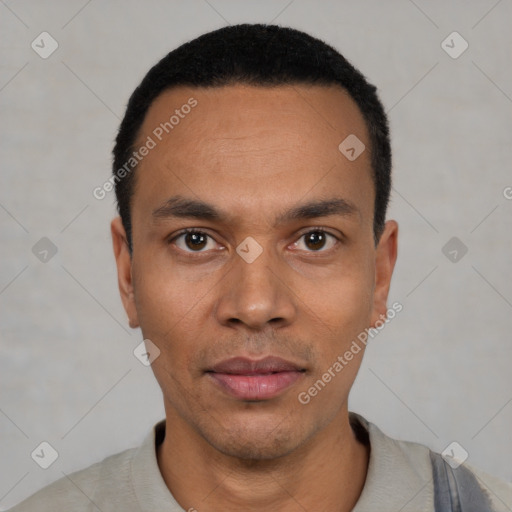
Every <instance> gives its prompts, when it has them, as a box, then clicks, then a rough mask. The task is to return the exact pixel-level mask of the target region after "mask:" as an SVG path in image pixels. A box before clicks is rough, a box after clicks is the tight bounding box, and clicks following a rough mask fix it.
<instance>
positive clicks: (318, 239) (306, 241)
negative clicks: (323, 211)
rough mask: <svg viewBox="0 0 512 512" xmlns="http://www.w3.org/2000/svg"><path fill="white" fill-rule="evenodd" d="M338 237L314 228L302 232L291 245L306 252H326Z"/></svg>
mask: <svg viewBox="0 0 512 512" xmlns="http://www.w3.org/2000/svg"><path fill="white" fill-rule="evenodd" d="M337 242H338V238H337V237H336V236H334V235H331V234H330V233H327V232H326V231H323V230H322V229H314V230H312V231H309V232H307V233H304V234H303V235H302V236H301V237H300V238H299V239H298V240H297V241H296V242H295V243H294V244H293V245H294V246H295V248H296V249H300V250H302V251H306V252H327V251H328V250H329V249H332V248H333V247H334V246H335V245H336V243H337Z"/></svg>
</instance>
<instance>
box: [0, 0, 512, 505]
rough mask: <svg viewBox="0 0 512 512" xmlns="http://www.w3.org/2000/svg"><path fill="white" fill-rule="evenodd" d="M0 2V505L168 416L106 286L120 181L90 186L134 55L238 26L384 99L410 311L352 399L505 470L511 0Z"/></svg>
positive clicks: (421, 436) (364, 409) (105, 162)
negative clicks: (338, 59)
mask: <svg viewBox="0 0 512 512" xmlns="http://www.w3.org/2000/svg"><path fill="white" fill-rule="evenodd" d="M0 15H1V18H0V19H1V21H0V38H1V52H2V57H1V69H0V103H1V109H2V119H3V121H2V123H1V125H0V131H1V141H2V143H1V149H0V151H1V153H0V163H1V179H2V186H1V188H0V225H1V234H0V236H1V242H0V243H1V254H2V264H1V266H0V315H1V319H0V329H1V345H0V351H1V352H0V357H1V359H0V432H1V438H0V474H1V475H2V476H1V478H0V508H1V509H5V508H8V507H10V506H12V505H13V504H14V503H16V502H18V501H19V500H21V499H22V498H24V497H26V496H27V495H29V494H31V493H33V492H34V491H35V490H37V489H38V488H40V487H42V486H43V485H45V484H47V483H49V482H51V481H53V480H55V479H57V478H59V477H62V476H63V473H65V474H68V473H69V472H71V471H73V470H77V469H79V468H82V467H85V466H87V465H89V464H91V463H93V462H95V461H97V460H100V459H102V458H103V457H105V456H106V455H108V454H111V453H114V452H117V451H121V450H123V449H125V448H128V447H131V446H134V445H136V444H138V443H140V442H141V440H142V439H143V437H144V436H145V434H146V433H147V431H148V430H149V429H150V428H151V426H152V425H153V424H154V423H155V422H156V421H158V420H159V419H160V418H163V416H164V412H163V404H162V396H161V391H160V388H159V387H158V385H157V384H156V381H154V378H153V375H152V373H151V369H150V368H147V367H144V366H143V365H142V364H141V363H140V362H139V361H138V360H137V359H135V357H134V356H133V354H132V351H133V349H134V348H135V346H136V345H138V343H139V342H140V341H141V339H142V338H141V334H140V331H138V330H136V331H132V330H131V329H129V327H128V325H127V321H126V318H125V314H124V311H123V309H122V306H121V302H120V300H119V297H118V291H117V281H116V274H115V267H114V260H113V256H112V252H111V242H110V234H109V220H110V218H111V217H112V216H113V215H114V213H115V209H114V205H113V200H114V195H113V193H110V194H109V195H108V196H107V198H105V199H104V200H103V201H98V200H96V199H95V198H94V197H93V195H92V190H93V188H94V187H96V186H100V185H101V184H102V183H103V182H104V181H105V179H107V178H108V176H109V172H110V151H111V149H112V143H113V139H114V137H115V134H116V130H117V126H118V124H119V121H120V118H121V117H122V115H123V112H124V107H125V105H126V102H127V100H128V97H129V94H130V93H131V91H132V90H133V88H134V87H135V86H136V85H137V84H138V82H139V81H140V79H141V78H142V76H143V74H144V73H145V72H146V71H147V70H148V68H149V67H150V66H151V65H152V64H154V63H155V62H156V61H157V60H159V59H160V58H161V57H162V56H163V55H164V54H166V53H167V52H168V51H170V50H171V49H173V48H174V47H176V46H178V45H179V44H181V43H183V42H185V41H186V40H189V39H191V38H193V37H195V36H197V35H199V34H200V33H203V32H205V31H209V30H212V29H215V28H219V27H221V26H224V25H226V24H227V23H231V24H234V23H241V22H271V21H273V22H274V23H278V24H281V25H288V26H292V27H295V28H299V29H303V30H306V31H308V32H310V33H311V34H313V35H316V36H318V37H320V38H322V39H324V40H325V41H326V42H328V43H330V44H332V45H334V46H335V47H336V48H338V49H339V50H340V51H341V52H342V53H343V54H344V55H345V56H346V57H347V58H348V59H349V60H351V61H352V62H353V63H354V64H356V66H358V67H359V68H360V69H361V70H362V72H363V73H364V74H365V75H367V77H368V78H369V79H370V80H371V81H372V82H373V83H375V84H376V85H378V87H379V89H380V94H381V98H382V100H383V102H384V104H385V106H386V109H387V110H388V112H389V116H390V122H391V128H392V135H393V149H394V189H393V195H392V204H391V209H390V215H389V217H390V218H395V219H397V220H398V222H399V224H400V247H399V258H398V263H397V268H396V272H395V277H394V281H393V286H392V290H391V295H390V304H391V303H392V302H394V301H399V302H401V303H402V304H403V307H404V308H403V311H402V312H401V313H399V314H398V315H397V317H396V318H395V319H394V320H393V321H392V322H391V323H390V324H388V325H387V326H386V327H385V329H384V330H383V331H382V332H381V333H380V334H379V336H378V337H376V338H375V339H374V340H373V341H372V343H371V344H370V345H369V348H368V351H367V354H366V358H365V362H364V364H363V367H362V369H361V372H360V375H359V377H358V379H357V381H356V384H355V387H354V390H353V393H352V396H351V409H352V410H355V411H357V412H359V413H361V414H363V415H365V416H366V417H367V418H368V419H369V420H371V421H373V422H375V423H376V424H377V425H379V426H380V427H381V429H382V430H384V432H386V433H387V434H389V435H391V436H394V437H398V438H403V439H409V440H414V441H419V442H422V443H425V444H427V445H428V446H430V447H431V448H434V449H436V450H438V451H442V450H443V449H444V448H445V447H446V446H447V445H448V444H449V443H451V442H452V441H454V440H456V441H457V442H459V443H460V444H461V445H462V446H463V447H464V448H465V449H466V450H467V451H468V452H469V459H468V462H469V463H471V464H472V465H474V466H477V467H480V468H481V469H483V470H485V471H487V472H490V473H494V474H496V475H498V476H501V477H502V478H505V479H507V480H512V466H511V464H510V460H512V437H511V436H512V428H511V423H512V375H511V370H510V362H511V356H512V348H511V343H510V339H511V327H510V318H511V314H512V271H511V268H512V265H511V261H510V247H511V246H512V245H511V241H512V215H511V212H512V200H508V199H507V197H506V196H507V195H508V197H511V196H512V189H507V188H506V187H511V186H512V174H511V165H510V164H511V160H512V158H511V157H512V144H511V137H510V135H511V129H512V115H511V113H512V100H511V95H512V72H511V69H512V68H511V65H510V63H511V62H512V60H511V57H512V56H511V48H512V36H511V31H510V20H511V19H512V4H511V2H510V0H503V1H495V0H489V1H483V0H482V1H473V2H468V1H465V2H450V3H449V5H448V2H444V1H440V0H439V1H434V2H432V1H431V2H426V1H423V2H420V1H419V0H417V1H416V2H412V1H408V0H400V1H399V0H396V1H387V2H382V1H379V2H378V1H353V2H328V1H323V2H316V3H314V2H313V1H303V0H294V1H291V2H290V1H289V0H283V1H258V2H255V1H251V2H249V1H246V2H235V1H227V0H209V1H203V0H195V1H189V2H177V1H169V0H167V1H146V2H134V1H124V2H121V1H100V0H93V1H90V2H85V1H83V0H80V1H78V0H77V1H65V2H64V1H60V2H58V1H53V2H37V1H35V0H34V1H8V0H6V1H1V3H0ZM43 31H47V32H49V33H50V34H51V35H52V37H53V38H55V40H57V42H58V44H59V47H58V49H57V50H56V51H55V53H53V54H52V55H51V56H50V57H49V58H47V59H42V58H41V57H40V56H39V55H38V54H36V52H35V51H33V50H32V48H31V42H32V41H33V40H34V39H36V38H37V36H38V35H39V34H40V33H41V32H43ZM453 31H457V32H459V33H460V34H461V35H462V37H463V38H464V39H465V40H466V41H467V42H468V43H469V48H468V49H467V50H466V51H465V52H464V53H463V54H462V55H460V56H459V57H458V58H456V59H454V58H452V57H450V56H449V55H448V54H447V53H446V52H445V51H444V49H443V48H442V46H441V43H442V41H443V40H444V39H445V38H446V37H447V36H448V35H449V34H451V33H452V32H453ZM36 41H37V40H36ZM449 44H450V45H452V46H454V45H455V50H457V49H459V48H460V45H459V43H455V42H454V43H453V44H452V43H451V42H450V43H449ZM457 45H459V46H457ZM507 191H509V192H511V193H510V194H507ZM454 236H455V237H457V238H458V239H459V240H460V241H462V242H463V243H464V244H465V246H467V248H468V252H467V254H466V255H465V256H463V257H462V258H460V259H459V261H457V262H452V261H450V260H449V259H448V258H447V257H446V256H445V255H444V254H443V252H442V248H443V246H444V245H445V244H446V243H447V242H448V240H450V239H451V238H452V237H454ZM42 237H47V238H49V239H50V240H51V241H52V242H53V244H55V246H56V247H57V249H58V252H57V253H56V254H55V255H54V256H53V257H52V258H51V259H49V261H47V262H46V263H44V262H41V261H40V260H39V259H38V258H37V257H36V256H35V255H34V254H33V252H32V247H33V246H34V244H36V243H37V242H38V241H39V240H40V239H41V238H42ZM450 250H451V249H450ZM460 254H461V253H460V252H459V253H458V255H459V256H460ZM41 441H48V442H49V443H50V444H51V445H52V446H54V447H55V448H56V450H57V451H58V453H59V458H58V459H57V461H56V462H55V463H54V464H53V465H52V466H51V467H50V468H49V469H47V470H43V469H41V468H40V467H39V466H38V465H36V463H35V462H34V461H33V460H32V458H31V456H30V454H31V452H32V451H33V450H34V448H36V446H38V445H39V443H40V442H41Z"/></svg>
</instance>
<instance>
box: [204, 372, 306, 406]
mask: <svg viewBox="0 0 512 512" xmlns="http://www.w3.org/2000/svg"><path fill="white" fill-rule="evenodd" d="M208 375H210V376H211V377H212V378H213V379H214V380H215V381H216V382H217V383H218V384H219V385H220V386H221V387H222V389H223V390H224V391H226V392H227V393H228V394H230V395H231V396H234V397H236V398H239V399H241V400H268V399H270V398H274V397H276V396H277V395H279V394H280V393H282V392H283V391H284V390H285V389H287V388H289V387H290V386H291V385H292V384H294V383H295V382H296V381H297V380H298V379H300V378H301V377H302V375H303V373H302V372H299V371H290V372H277V373H270V374H260V375H233V374H229V373H215V372H209V373H208Z"/></svg>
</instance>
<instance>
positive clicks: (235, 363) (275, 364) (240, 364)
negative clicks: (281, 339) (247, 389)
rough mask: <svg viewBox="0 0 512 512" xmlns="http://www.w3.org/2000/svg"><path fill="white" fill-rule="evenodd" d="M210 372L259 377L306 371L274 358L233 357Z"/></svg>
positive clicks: (289, 362)
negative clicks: (269, 374)
mask: <svg viewBox="0 0 512 512" xmlns="http://www.w3.org/2000/svg"><path fill="white" fill-rule="evenodd" d="M209 371H210V372H215V373H230V374H233V375H257V374H262V373H275V372H296V371H304V368H302V367H301V366H299V365H297V364H295V363H292V362H291V361H287V360H285V359H282V358H280V357H274V356H268V357H265V358H263V359H258V360H254V359H249V358H247V357H233V358H231V359H226V360H225V361H221V362H220V363H217V364H216V365H215V366H213V367H212V368H211V369H210V370H209Z"/></svg>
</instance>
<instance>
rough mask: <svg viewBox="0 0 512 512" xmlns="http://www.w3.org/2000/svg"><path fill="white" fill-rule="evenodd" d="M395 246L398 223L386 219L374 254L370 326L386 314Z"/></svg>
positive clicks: (396, 243) (393, 266)
mask: <svg viewBox="0 0 512 512" xmlns="http://www.w3.org/2000/svg"><path fill="white" fill-rule="evenodd" d="M397 248H398V224H397V223H396V222H395V221H394V220H388V221H387V222H386V224H385V227H384V231H383V233H382V235H381V237H380V240H379V243H378V245H377V249H376V254H375V289H374V292H373V309H372V316H371V324H370V325H371V326H372V327H375V322H377V320H381V321H382V320H383V319H385V318H386V316H387V300H388V293H389V286H390V284H391V276H392V275H393V269H394V268H395V262H396V256H397Z"/></svg>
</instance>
